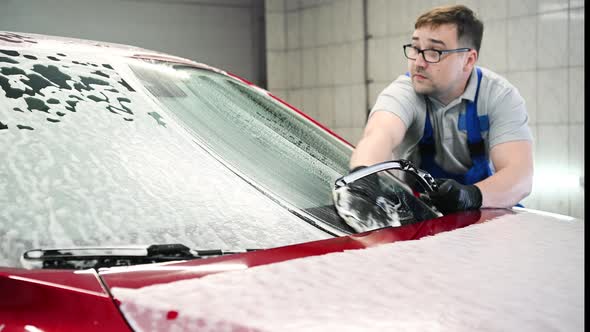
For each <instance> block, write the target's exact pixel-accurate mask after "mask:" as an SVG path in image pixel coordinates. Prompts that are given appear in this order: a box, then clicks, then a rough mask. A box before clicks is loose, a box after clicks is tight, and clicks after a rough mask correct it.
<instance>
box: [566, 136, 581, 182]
mask: <svg viewBox="0 0 590 332" xmlns="http://www.w3.org/2000/svg"><path fill="white" fill-rule="evenodd" d="M568 128H569V130H568V135H569V136H568V140H569V142H568V143H569V144H568V156H569V159H568V165H569V169H570V171H571V172H572V173H573V174H584V125H570V126H569V127H568Z"/></svg>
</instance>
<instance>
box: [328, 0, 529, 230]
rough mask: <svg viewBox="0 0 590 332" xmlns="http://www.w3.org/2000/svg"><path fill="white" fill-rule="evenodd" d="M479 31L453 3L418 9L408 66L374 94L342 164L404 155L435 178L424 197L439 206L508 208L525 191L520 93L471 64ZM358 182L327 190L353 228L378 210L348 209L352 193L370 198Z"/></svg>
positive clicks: (371, 184) (372, 182) (368, 186)
mask: <svg viewBox="0 0 590 332" xmlns="http://www.w3.org/2000/svg"><path fill="white" fill-rule="evenodd" d="M482 35H483V23H482V22H481V21H480V20H479V19H478V18H477V17H476V16H475V14H474V13H473V12H472V11H471V10H470V9H469V8H467V7H465V6H462V5H453V6H442V7H436V8H433V9H431V10H430V11H428V12H426V13H424V14H422V15H421V16H420V17H418V19H417V21H416V23H415V30H414V33H413V35H412V39H411V43H410V44H407V45H404V46H403V52H404V55H405V56H406V58H407V59H408V70H409V71H408V73H406V75H401V76H399V77H398V78H397V79H396V80H395V81H394V82H392V83H391V84H390V85H389V86H388V87H387V88H385V89H384V90H383V91H382V92H381V94H380V95H379V96H378V98H377V101H376V103H375V105H374V106H373V108H372V110H371V112H370V114H369V119H368V122H367V125H366V127H365V130H364V133H363V137H362V138H361V140H360V142H359V143H358V145H357V146H356V148H355V150H354V152H353V154H352V157H351V160H350V168H351V170H357V169H359V168H363V167H365V166H369V165H373V164H375V163H379V162H383V161H387V160H390V159H398V158H402V159H409V160H411V161H413V162H414V164H415V165H417V166H418V167H419V168H421V169H424V170H426V171H428V172H429V173H430V174H432V175H433V176H434V177H435V178H436V182H437V184H438V185H439V190H438V191H437V192H434V193H429V194H426V195H425V196H424V198H426V199H427V200H430V201H431V203H432V204H433V205H435V206H436V207H437V208H438V209H439V210H440V211H441V212H443V213H449V212H455V211H461V210H470V209H478V208H485V207H499V208H506V207H512V206H514V205H516V204H517V203H518V202H519V201H520V200H521V199H523V198H524V197H526V196H527V195H528V194H529V193H530V191H531V187H532V176H533V155H532V135H531V132H530V129H529V127H528V123H527V122H528V116H527V112H526V108H525V102H524V100H523V98H522V97H521V96H520V94H519V93H518V91H517V89H516V88H515V87H514V86H513V85H511V84H510V83H509V82H508V81H507V80H506V79H504V78H503V77H501V76H499V75H498V74H496V73H494V72H492V71H490V70H488V69H485V68H481V67H476V66H475V64H476V62H477V59H478V56H479V49H480V46H481V40H482ZM492 169H493V170H495V172H494V171H493V170H492ZM362 180H365V181H362ZM358 181H360V182H359V183H354V182H353V183H351V184H350V185H349V186H347V187H343V188H341V189H339V190H337V191H335V192H334V200H335V205H336V207H337V210H338V212H339V214H340V215H341V216H342V217H343V218H344V219H345V220H346V221H347V223H348V224H350V225H351V226H352V227H353V228H355V229H357V230H359V231H361V230H365V228H364V226H362V225H359V222H360V223H362V219H363V218H365V219H366V218H367V214H369V215H371V214H373V215H374V214H379V213H381V214H383V213H385V212H384V211H377V210H379V207H372V208H371V209H373V211H366V210H365V211H358V209H359V207H358V206H356V207H355V206H354V205H355V204H353V202H354V201H355V199H357V198H359V197H360V198H362V199H363V200H364V201H365V203H367V202H369V203H370V202H373V201H375V200H376V199H377V196H379V195H381V194H382V193H380V192H379V190H380V189H379V188H378V182H377V181H376V177H373V178H372V179H371V178H370V177H369V178H368V179H367V178H363V179H361V180H358ZM355 209H356V210H355ZM365 209H366V207H365ZM361 210H362V209H361ZM369 217H371V216H369ZM382 226H385V225H382Z"/></svg>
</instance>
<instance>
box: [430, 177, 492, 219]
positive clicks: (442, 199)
mask: <svg viewBox="0 0 590 332" xmlns="http://www.w3.org/2000/svg"><path fill="white" fill-rule="evenodd" d="M435 181H436V183H437V184H438V191H436V192H431V193H428V194H425V195H424V196H426V199H427V200H429V201H430V202H432V204H433V205H434V206H436V208H437V209H439V210H440V211H441V212H442V213H444V214H446V213H451V212H456V211H465V210H474V209H479V208H480V207H481V204H482V195H481V191H480V190H479V188H478V187H477V186H475V185H463V184H461V183H459V182H457V181H455V180H453V179H435Z"/></svg>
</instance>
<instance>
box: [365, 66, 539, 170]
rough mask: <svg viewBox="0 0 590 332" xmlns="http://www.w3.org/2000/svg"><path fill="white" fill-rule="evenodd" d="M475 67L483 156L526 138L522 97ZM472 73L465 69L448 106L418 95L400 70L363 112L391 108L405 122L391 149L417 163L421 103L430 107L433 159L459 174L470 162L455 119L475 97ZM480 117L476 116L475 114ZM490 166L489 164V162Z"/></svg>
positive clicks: (464, 133)
mask: <svg viewBox="0 0 590 332" xmlns="http://www.w3.org/2000/svg"><path fill="white" fill-rule="evenodd" d="M480 68H481V71H482V79H481V85H480V88H479V96H478V101H477V114H478V116H479V117H482V116H486V115H487V116H488V119H489V130H486V131H484V132H482V138H483V139H484V142H485V147H486V155H488V157H489V151H490V149H491V148H492V147H493V146H495V145H497V144H500V143H505V142H509V141H517V140H529V141H532V139H533V137H532V135H531V131H530V128H529V126H528V115H527V111H526V107H525V102H524V99H523V98H522V96H521V95H520V93H519V92H518V90H517V89H516V88H515V87H514V86H513V85H512V84H510V82H508V81H507V80H506V79H505V78H503V77H501V76H500V75H498V74H496V73H494V72H492V71H490V70H488V69H486V68H482V67H480ZM476 89H477V72H476V70H475V68H474V69H473V72H472V73H471V77H470V78H469V82H468V84H467V88H466V89H465V92H463V94H462V95H461V96H459V97H458V98H457V99H455V100H453V101H451V102H450V103H449V104H448V105H446V106H444V105H442V104H441V103H440V102H439V101H438V100H436V99H433V98H428V97H425V96H424V95H422V94H418V93H416V92H415V91H414V88H413V87H412V82H411V79H410V78H409V77H407V76H405V75H400V76H399V77H398V78H397V79H396V80H395V81H393V82H392V83H391V84H390V85H389V86H388V87H386V88H385V89H384V90H383V91H382V92H381V93H380V94H379V96H378V97H377V101H376V102H375V105H374V106H373V108H372V109H371V113H370V114H369V117H370V116H371V115H373V114H374V113H375V112H381V111H385V112H391V113H393V114H396V115H397V116H399V117H400V118H401V120H402V121H403V122H404V124H405V125H406V127H407V132H406V135H405V137H404V139H403V141H402V142H401V144H400V145H399V146H398V147H397V148H396V149H395V151H393V154H394V158H397V159H399V158H403V159H409V160H411V161H413V162H414V163H415V164H416V165H420V156H419V152H418V143H419V142H420V139H421V138H422V135H423V133H424V122H425V119H426V114H427V112H426V107H427V104H428V107H430V114H431V118H430V121H431V123H432V127H433V131H434V133H433V135H434V140H435V149H436V154H435V161H436V163H437V164H438V165H439V166H441V167H442V168H443V169H444V170H446V171H447V172H450V173H455V174H463V173H465V172H467V170H468V169H469V168H470V167H471V165H472V163H471V157H470V155H469V149H468V147H467V131H466V128H465V126H464V125H461V128H459V118H460V117H464V116H465V111H466V105H467V100H471V101H473V100H474V99H475V92H476ZM480 119H481V118H480ZM490 165H491V166H492V169H493V165H492V164H491V162H490Z"/></svg>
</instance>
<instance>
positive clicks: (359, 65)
mask: <svg viewBox="0 0 590 332" xmlns="http://www.w3.org/2000/svg"><path fill="white" fill-rule="evenodd" d="M451 2H452V3H461V4H465V5H467V6H468V7H470V8H472V9H473V10H474V11H475V12H477V13H478V14H479V15H480V17H481V18H482V20H483V22H484V26H485V30H484V37H483V42H482V48H481V57H480V59H479V65H481V66H484V67H488V68H490V69H492V70H493V71H495V72H497V73H499V74H500V75H502V76H504V77H506V78H507V79H508V80H509V81H510V82H512V83H513V84H514V85H515V86H516V87H517V88H518V90H519V91H520V93H521V95H522V96H523V97H524V99H525V100H526V103H527V109H528V112H529V125H530V127H531V130H532V132H533V135H534V138H535V150H534V153H535V155H534V156H535V178H534V179H535V180H534V184H533V192H532V194H531V195H530V196H529V197H527V198H526V199H525V200H523V202H522V203H523V205H524V206H525V207H528V208H533V209H542V210H545V211H549V212H554V213H560V214H566V215H571V216H574V217H578V218H583V217H584V84H585V83H584V44H585V41H584V1H581V0H525V1H509V0H500V1H484V0H468V1H451ZM448 3H450V2H449V1H440V0H415V1H406V0H266V1H264V0H202V1H200V0H102V1H95V0H94V1H93V0H51V1H45V2H41V1H34V0H4V1H2V2H1V3H0V21H1V22H2V30H6V31H14V32H29V33H42V34H48V35H58V36H66V37H74V38H83V39H92V40H100V41H106V42H114V43H123V44H130V45H134V46H139V47H144V48H148V49H153V50H158V51H162V52H167V53H170V54H174V55H178V56H182V57H186V58H189V59H192V60H196V61H198V62H203V63H206V64H209V65H212V66H215V67H219V68H222V69H225V70H227V71H230V72H232V73H234V74H236V75H239V76H241V77H243V78H245V79H247V80H249V81H251V82H253V83H255V84H257V85H259V86H261V87H263V88H265V89H267V90H269V91H270V92H272V93H273V94H275V95H277V96H279V97H281V98H282V99H284V100H285V101H287V102H288V103H290V104H292V105H294V106H295V107H297V108H299V109H301V110H303V111H304V112H305V113H307V114H309V115H311V116H312V117H314V118H316V119H317V120H318V121H319V122H320V123H322V124H324V125H325V126H327V127H328V128H330V129H332V130H333V131H335V132H336V133H338V134H339V135H341V136H342V137H343V138H345V139H346V140H348V141H349V142H350V143H352V144H356V143H357V142H358V140H359V138H360V136H361V134H362V129H363V127H364V124H365V122H366V118H367V114H368V111H369V110H370V108H371V106H372V105H373V103H374V102H375V99H376V97H377V95H378V94H379V93H380V91H381V90H382V89H384V88H385V87H386V86H387V85H388V84H389V83H390V82H391V81H393V80H394V79H395V78H396V77H397V76H398V75H400V74H403V73H404V72H405V71H406V70H407V69H406V59H405V58H404V56H403V53H402V48H401V45H403V44H404V43H406V42H407V40H408V39H409V36H410V35H411V33H412V31H413V21H414V19H415V17H417V16H418V15H419V13H421V12H423V11H424V10H426V9H428V8H429V7H432V6H434V5H441V4H448Z"/></svg>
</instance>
